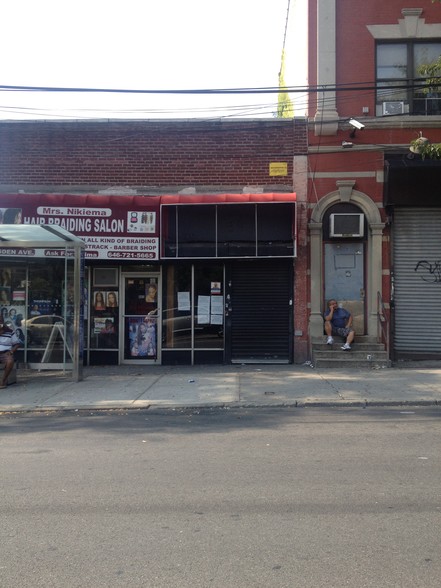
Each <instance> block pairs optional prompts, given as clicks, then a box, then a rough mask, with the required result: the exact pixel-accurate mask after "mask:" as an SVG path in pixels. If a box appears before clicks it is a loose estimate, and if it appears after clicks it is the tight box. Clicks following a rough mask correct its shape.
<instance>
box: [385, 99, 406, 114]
mask: <svg viewBox="0 0 441 588" xmlns="http://www.w3.org/2000/svg"><path fill="white" fill-rule="evenodd" d="M392 114H404V102H397V101H394V102H383V116H388V115H389V116H390V115H392Z"/></svg>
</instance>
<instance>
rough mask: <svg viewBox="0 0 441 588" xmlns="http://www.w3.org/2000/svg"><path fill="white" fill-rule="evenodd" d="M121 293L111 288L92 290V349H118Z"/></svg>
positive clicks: (95, 288) (94, 288)
mask: <svg viewBox="0 0 441 588" xmlns="http://www.w3.org/2000/svg"><path fill="white" fill-rule="evenodd" d="M118 322H119V292H118V290H115V289H109V288H106V289H104V288H97V287H96V286H94V287H93V288H92V298H91V308H90V347H91V348H92V349H117V348H118Z"/></svg>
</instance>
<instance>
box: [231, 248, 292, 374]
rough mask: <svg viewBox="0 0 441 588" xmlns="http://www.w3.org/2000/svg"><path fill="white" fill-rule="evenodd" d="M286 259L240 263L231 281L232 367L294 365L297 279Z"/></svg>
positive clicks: (233, 265) (235, 267) (234, 264)
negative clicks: (293, 335)
mask: <svg viewBox="0 0 441 588" xmlns="http://www.w3.org/2000/svg"><path fill="white" fill-rule="evenodd" d="M292 273H293V272H292V262H291V261H290V260H286V259H278V260H277V259H272V260H260V261H237V262H234V263H232V264H231V266H230V270H229V271H228V277H227V285H228V289H227V296H226V299H227V317H226V332H227V348H226V349H227V353H226V355H227V357H226V359H227V361H228V363H230V362H231V363H290V362H291V361H292V340H293V338H292V325H293V306H292V300H293V276H292Z"/></svg>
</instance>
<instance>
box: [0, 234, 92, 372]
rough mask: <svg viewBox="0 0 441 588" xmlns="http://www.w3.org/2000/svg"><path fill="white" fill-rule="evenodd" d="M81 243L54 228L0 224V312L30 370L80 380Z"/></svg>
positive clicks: (81, 365) (82, 261)
mask: <svg viewBox="0 0 441 588" xmlns="http://www.w3.org/2000/svg"><path fill="white" fill-rule="evenodd" d="M84 247H85V245H84V242H83V241H82V240H81V239H79V238H78V237H76V236H75V235H72V234H71V233H69V232H68V231H66V230H65V229H63V228H61V227H59V226H56V225H23V224H10V225H7V224H6V225H0V313H1V315H2V317H3V320H4V322H5V323H6V324H7V325H8V326H9V327H10V328H11V329H13V330H14V331H15V332H16V334H17V335H18V336H19V337H20V339H21V341H22V343H23V345H22V348H21V349H20V350H19V352H18V354H17V355H18V361H22V362H23V363H24V364H25V365H26V366H27V367H29V368H30V369H38V370H44V369H46V370H47V369H51V370H57V369H59V370H63V371H72V378H73V379H74V380H75V381H79V380H82V377H83V369H82V368H83V340H84V336H83V282H84Z"/></svg>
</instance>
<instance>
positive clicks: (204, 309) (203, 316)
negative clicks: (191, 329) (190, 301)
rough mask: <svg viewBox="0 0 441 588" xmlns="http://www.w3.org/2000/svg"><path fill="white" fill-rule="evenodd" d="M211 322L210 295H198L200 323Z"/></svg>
mask: <svg viewBox="0 0 441 588" xmlns="http://www.w3.org/2000/svg"><path fill="white" fill-rule="evenodd" d="M209 322H210V296H198V324H199V325H204V324H208V323H209Z"/></svg>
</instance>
